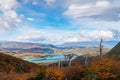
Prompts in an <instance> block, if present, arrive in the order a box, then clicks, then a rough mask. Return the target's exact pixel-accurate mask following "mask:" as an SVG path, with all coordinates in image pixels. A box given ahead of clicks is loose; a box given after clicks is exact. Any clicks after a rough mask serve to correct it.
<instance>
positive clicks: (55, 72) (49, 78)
mask: <svg viewBox="0 0 120 80" xmlns="http://www.w3.org/2000/svg"><path fill="white" fill-rule="evenodd" d="M45 76H46V80H63V78H64V74H63V71H62V70H61V69H60V68H47V69H46V75H45Z"/></svg>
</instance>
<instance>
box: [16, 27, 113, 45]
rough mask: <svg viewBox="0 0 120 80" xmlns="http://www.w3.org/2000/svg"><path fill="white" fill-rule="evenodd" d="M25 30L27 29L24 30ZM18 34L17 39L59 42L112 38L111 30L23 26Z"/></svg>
mask: <svg viewBox="0 0 120 80" xmlns="http://www.w3.org/2000/svg"><path fill="white" fill-rule="evenodd" d="M26 30H27V31H26ZM19 32H20V34H19V36H17V37H16V38H15V40H17V41H29V42H41V43H54V44H61V43H64V42H82V41H97V40H99V39H101V38H103V39H104V40H111V39H113V38H114V33H113V32H112V31H104V30H103V31H99V30H93V31H85V30H82V31H77V32H74V31H71V32H70V31H69V32H67V31H60V30H57V31H55V30H37V29H30V28H24V29H20V31H19Z"/></svg>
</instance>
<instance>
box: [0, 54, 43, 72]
mask: <svg viewBox="0 0 120 80" xmlns="http://www.w3.org/2000/svg"><path fill="white" fill-rule="evenodd" d="M40 68H41V67H40V66H38V65H37V64H34V63H30V62H27V61H24V60H21V59H19V58H15V57H13V56H10V55H7V54H3V53H0V73H7V74H9V73H30V72H37V71H39V70H40Z"/></svg>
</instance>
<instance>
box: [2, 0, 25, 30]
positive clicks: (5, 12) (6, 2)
mask: <svg viewBox="0 0 120 80" xmlns="http://www.w3.org/2000/svg"><path fill="white" fill-rule="evenodd" d="M18 6H19V3H18V2H17V1H16V0H1V1H0V12H1V13H0V29H9V28H11V27H16V26H18V24H20V23H21V22H22V18H23V17H24V15H23V14H20V15H19V14H17V12H16V11H15V9H16V8H17V7H18Z"/></svg>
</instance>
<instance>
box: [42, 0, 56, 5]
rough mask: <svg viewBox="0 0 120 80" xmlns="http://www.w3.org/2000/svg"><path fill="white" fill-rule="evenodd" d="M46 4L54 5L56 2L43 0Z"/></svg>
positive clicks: (54, 0)
mask: <svg viewBox="0 0 120 80" xmlns="http://www.w3.org/2000/svg"><path fill="white" fill-rule="evenodd" d="M44 1H45V2H46V4H47V5H50V6H51V5H53V4H54V3H56V0H44Z"/></svg>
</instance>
